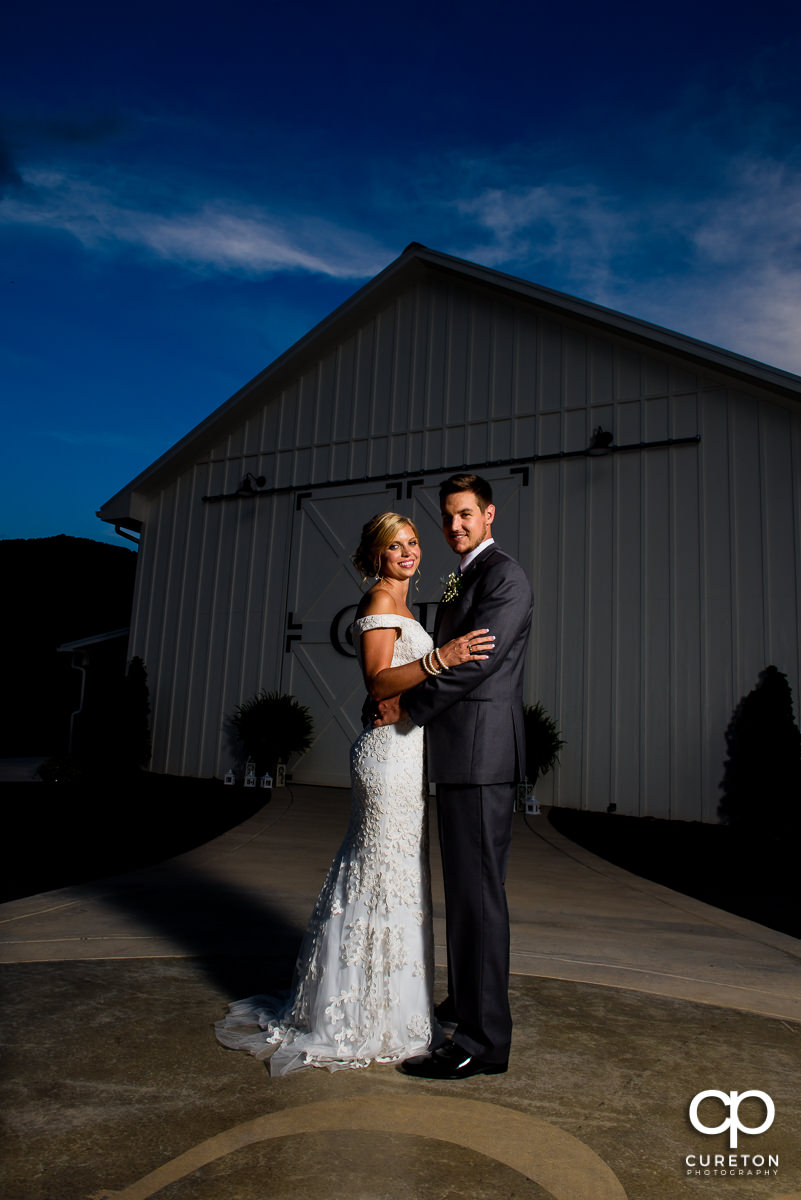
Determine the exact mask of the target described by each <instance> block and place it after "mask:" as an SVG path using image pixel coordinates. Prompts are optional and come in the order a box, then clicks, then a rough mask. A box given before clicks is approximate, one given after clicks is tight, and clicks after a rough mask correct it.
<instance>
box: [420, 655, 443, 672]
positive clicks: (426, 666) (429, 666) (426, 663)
mask: <svg viewBox="0 0 801 1200" xmlns="http://www.w3.org/2000/svg"><path fill="white" fill-rule="evenodd" d="M420 662H421V663H422V667H423V670H424V671H425V673H426V675H432V676H433V675H441V674H442V672H441V671H440V670H439V669H438V668H437V667H435V666H434V663H433V661H432V656H431V651H429V652H428V654H424V655H423V657H422V658H421V660H420Z"/></svg>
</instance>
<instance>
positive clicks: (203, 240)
mask: <svg viewBox="0 0 801 1200" xmlns="http://www.w3.org/2000/svg"><path fill="white" fill-rule="evenodd" d="M23 184H24V187H23V188H21V189H17V190H16V191H15V193H14V194H12V195H9V196H7V197H6V198H5V200H3V201H2V202H0V222H2V223H4V224H8V225H12V224H16V225H27V226H34V227H38V228H40V229H48V230H51V231H60V232H63V233H68V234H71V235H72V236H73V237H75V238H77V239H78V241H80V242H81V244H82V245H83V246H85V247H86V248H87V249H92V250H105V251H109V250H114V249H117V250H119V249H124V248H131V247H133V248H135V249H138V250H139V251H140V252H143V253H145V254H147V255H148V256H149V257H151V258H154V259H158V260H160V261H162V262H168V263H171V264H174V265H179V266H183V267H185V268H188V269H191V270H195V271H201V272H215V273H237V274H241V275H247V276H250V277H258V276H264V275H269V274H273V273H275V272H279V271H305V272H311V273H315V274H319V275H327V276H332V277H334V278H341V279H359V278H365V277H367V276H369V275H372V274H374V273H375V272H376V271H377V270H379V269H380V268H381V267H383V266H384V265H386V262H387V259H388V258H389V257H391V255H389V254H388V253H387V252H386V251H385V250H383V249H382V248H381V247H380V246H379V244H378V243H377V242H376V241H375V240H374V239H373V238H371V237H370V236H369V235H366V234H363V233H360V232H357V231H355V230H350V229H346V228H342V227H340V226H338V225H336V224H335V223H333V222H331V221H327V220H325V219H323V218H317V217H304V216H301V217H297V218H291V219H290V218H281V217H278V216H276V215H274V214H271V213H269V212H266V211H263V210H261V209H259V208H257V207H256V206H247V205H241V204H236V203H233V202H232V203H226V202H223V201H218V200H215V201H207V202H204V203H201V204H199V205H197V206H194V207H191V206H189V207H186V208H184V209H181V208H179V207H170V208H169V209H168V210H166V211H165V210H162V211H158V210H157V209H156V208H153V207H149V206H147V204H144V205H142V206H136V205H132V204H126V203H124V202H122V201H121V200H120V199H119V198H118V196H117V190H116V189H115V190H112V189H110V188H109V187H107V186H103V185H100V184H97V183H94V182H92V181H89V180H85V179H80V178H75V177H73V176H71V175H69V174H67V173H65V172H62V171H58V170H31V171H28V172H27V173H26V174H25V175H24V177H23ZM141 189H142V185H141V183H139V184H138V188H136V189H133V190H141Z"/></svg>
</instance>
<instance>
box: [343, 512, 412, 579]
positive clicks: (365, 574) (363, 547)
mask: <svg viewBox="0 0 801 1200" xmlns="http://www.w3.org/2000/svg"><path fill="white" fill-rule="evenodd" d="M405 525H408V526H409V528H410V529H411V531H412V533H413V534H414V536H415V537H416V538H417V540H418V541H419V540H420V534H419V533H418V532H417V526H416V525H415V523H414V521H412V520H410V518H409V517H403V516H401V514H400V513H394V512H385V513H376V515H375V516H374V517H371V518H370V520H369V521H368V522H367V524H366V525H365V526H364V528H363V529H362V536H361V538H360V540H359V545H358V546H357V548H356V550H355V551H354V553H353V554H352V555H351V559H350V561H351V562H352V563H353V565H354V567H355V568H356V570H357V571H358V572H359V574H360V575H361V577H362V581H364V580H365V579H369V578H370V576H372V575H375V576H378V575H380V574H381V551H382V550H386V548H387V546H391V545H392V543H393V542H394V541H395V538H396V537H397V536H398V534H399V533H400V531H401V529H403V527H404V526H405Z"/></svg>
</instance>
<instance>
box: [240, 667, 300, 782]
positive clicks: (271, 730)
mask: <svg viewBox="0 0 801 1200" xmlns="http://www.w3.org/2000/svg"><path fill="white" fill-rule="evenodd" d="M231 724H232V725H233V727H234V730H235V732H236V737H237V740H238V742H239V743H240V745H241V747H242V750H243V753H244V755H245V757H246V758H252V759H254V760H255V763H256V771H257V774H259V775H261V774H263V773H264V772H265V771H269V772H270V774H271V775H272V776H273V778H275V768H276V764H277V763H278V762H284V763H285V762H287V761H288V759H289V756H290V754H300V753H301V752H302V751H303V750H308V748H309V746H310V745H311V742H312V734H313V732H314V723H313V722H312V719H311V714H310V713H309V710H308V708H306V706H305V705H303V704H299V703H298V701H297V700H296V699H295V697H294V696H288V695H285V696H280V695H279V694H278V692H267V691H265V690H264V689H263V688H262V690H261V691H260V692H258V693H257V694H256V695H255V696H253V697H252V699H250V700H246V701H245V702H244V704H238V705H237V707H236V710H235V712H234V715H233V717H232V718H231Z"/></svg>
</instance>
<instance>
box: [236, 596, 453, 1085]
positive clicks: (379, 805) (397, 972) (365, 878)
mask: <svg viewBox="0 0 801 1200" xmlns="http://www.w3.org/2000/svg"><path fill="white" fill-rule="evenodd" d="M377 628H395V629H398V630H399V636H398V638H397V640H396V642H395V649H394V652H393V656H392V665H393V666H399V665H401V664H402V663H407V662H413V661H414V660H415V659H418V658H420V657H421V656H422V655H423V654H425V653H426V652H427V651H428V650H430V649H431V648H432V645H433V643H432V641H431V638H430V637H429V635H428V634H427V633H426V632H425V630H424V629H423V628H422V626H421V625H420V624H419V623H418V622H417V621H414V620H412V619H411V618H407V617H398V616H389V615H385V614H382V615H380V616H371V617H362V618H360V619H359V620H357V621H355V622H354V625H353V631H354V634H355V635H356V636H355V637H354V642H355V645H356V649H357V654H360V650H361V645H360V639H361V635H362V634H363V633H365V632H366V631H367V630H369V629H377ZM350 765H351V812H350V823H349V826H348V831H347V833H346V835H345V839H344V841H343V843H342V846H341V847H340V850H339V852H338V854H337V856H336V858H335V859H334V861H333V863H332V864H331V867H330V869H329V872H328V875H327V877H326V880H325V883H324V884H323V887H322V890H321V891H320V895H319V896H318V898H317V903H316V904H315V906H314V911H313V913H312V916H311V919H310V921H309V925H308V929H307V931H306V936H305V938H304V941H303V946H302V947H301V952H300V955H299V957H298V962H297V966H296V973H295V984H294V988H293V993H292V997H291V999H290V1001H289V1003H288V1004H287V1005H285V1006H283V1007H281V1006H280V1005H279V1004H277V1003H276V1001H275V1000H274V999H272V1000H271V999H270V998H268V997H264V996H254V997H252V998H251V999H250V1000H245V1001H240V1002H239V1004H236V1005H232V1006H231V1009H230V1012H229V1015H228V1017H226V1019H225V1020H224V1021H221V1022H218V1025H217V1036H218V1038H219V1039H220V1041H221V1042H222V1043H223V1044H224V1045H227V1046H233V1047H235V1048H237V1049H246V1050H249V1051H250V1052H251V1053H252V1054H255V1055H256V1057H258V1058H267V1057H270V1056H271V1057H270V1070H271V1073H273V1074H284V1073H286V1072H288V1071H292V1070H296V1069H298V1068H300V1067H304V1066H324V1067H328V1068H329V1070H337V1069H340V1068H342V1067H364V1066H367V1065H368V1064H369V1063H370V1062H371V1061H376V1062H394V1061H396V1060H397V1059H400V1058H406V1057H408V1056H410V1055H413V1054H419V1053H421V1052H422V1051H424V1050H425V1049H426V1048H427V1047H428V1045H429V1043H430V1040H431V1033H432V1011H431V1010H432V979H433V944H432V931H431V894H430V881H429V873H428V825H427V812H426V808H427V803H426V797H427V792H428V788H427V785H426V783H425V779H424V768H423V730H422V729H420V728H418V727H417V726H416V725H414V724H413V723H412V722H411V721H409V720H406V721H403V722H401V723H399V724H398V725H388V726H384V727H382V728H380V729H372V728H368V729H364V730H362V732H361V733H360V734H359V736H358V737H357V738H356V741H355V742H354V743H353V746H352V747H351V755H350ZM276 1045H277V1049H274V1047H275V1046H276Z"/></svg>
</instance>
